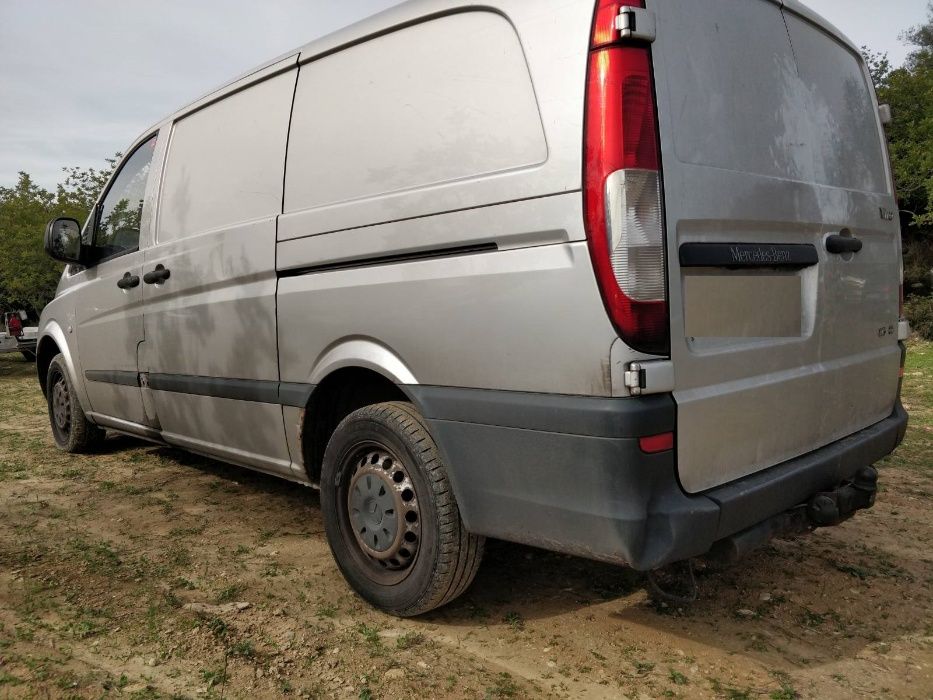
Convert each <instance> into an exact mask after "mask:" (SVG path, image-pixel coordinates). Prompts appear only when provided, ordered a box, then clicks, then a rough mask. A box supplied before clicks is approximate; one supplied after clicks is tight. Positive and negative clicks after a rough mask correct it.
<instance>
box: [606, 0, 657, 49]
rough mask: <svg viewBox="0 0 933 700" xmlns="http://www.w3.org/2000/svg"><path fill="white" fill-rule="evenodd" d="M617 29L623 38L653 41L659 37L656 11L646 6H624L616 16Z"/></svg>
mask: <svg viewBox="0 0 933 700" xmlns="http://www.w3.org/2000/svg"><path fill="white" fill-rule="evenodd" d="M616 29H618V30H619V34H620V35H621V36H622V38H623V39H629V40H631V41H647V42H649V43H650V42H652V41H654V40H655V38H656V37H657V24H656V22H655V18H654V12H652V11H651V10H646V9H645V8H644V7H623V8H622V9H621V10H620V11H619V16H618V17H616Z"/></svg>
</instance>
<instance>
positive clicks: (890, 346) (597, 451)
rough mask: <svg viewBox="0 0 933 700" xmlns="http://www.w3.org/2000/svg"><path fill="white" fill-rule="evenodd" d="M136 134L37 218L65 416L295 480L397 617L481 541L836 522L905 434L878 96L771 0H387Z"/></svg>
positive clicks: (674, 549)
mask: <svg viewBox="0 0 933 700" xmlns="http://www.w3.org/2000/svg"><path fill="white" fill-rule="evenodd" d="M127 153H128V155H127V156H126V157H125V158H124V159H123V161H122V163H120V165H119V167H118V169H117V171H116V173H115V174H114V176H113V178H112V180H111V181H110V183H109V185H108V186H107V187H106V189H105V191H104V192H103V194H102V196H101V198H100V201H99V202H98V204H97V206H96V208H95V209H94V211H93V214H92V215H91V217H90V219H89V220H88V222H87V223H86V224H85V225H84V226H83V229H82V228H81V226H80V225H79V223H78V222H77V221H74V220H68V219H58V220H56V221H54V222H52V223H51V224H50V225H49V227H48V229H47V230H46V241H45V245H46V249H47V250H48V252H49V254H50V255H51V256H52V257H54V258H55V259H57V260H60V261H63V262H66V263H68V267H67V268H66V270H65V273H64V274H63V276H62V280H61V284H60V286H59V289H58V293H57V296H56V298H55V300H54V301H52V302H51V303H50V304H49V305H48V307H47V308H46V309H45V311H44V313H43V314H42V321H41V328H40V339H39V344H38V363H37V365H38V374H39V381H40V383H41V385H42V389H43V391H44V392H45V395H46V397H47V398H48V404H49V416H50V420H51V424H52V432H53V434H54V436H55V440H56V442H57V443H58V445H59V446H60V447H61V448H62V449H64V450H67V451H72V452H78V451H84V450H91V449H93V447H94V445H95V444H96V443H97V442H98V441H99V440H100V439H101V437H102V436H103V433H104V430H112V431H117V432H120V433H125V434H128V435H135V436H138V437H141V438H145V439H148V440H152V441H156V442H159V443H166V444H169V445H174V446H177V447H181V448H185V449H188V450H191V451H193V452H197V453H200V454H204V455H209V456H211V457H215V458H217V459H221V460H226V461H228V462H231V463H234V464H239V465H242V466H246V467H250V468H253V469H257V470H260V471H263V472H267V473H269V474H274V475H277V476H281V477H284V478H286V479H290V480H292V481H294V482H297V483H299V484H306V485H311V486H316V487H318V488H319V489H320V494H321V505H322V509H323V517H324V520H325V523H326V529H327V538H328V541H329V543H330V546H331V548H332V550H333V553H334V556H335V558H336V561H337V564H338V565H339V567H340V569H341V570H342V572H343V573H344V575H345V576H346V578H347V580H348V582H349V583H350V585H351V586H352V587H353V588H354V589H355V590H356V591H358V592H359V594H360V595H361V596H363V597H364V598H365V599H366V600H368V601H369V602H370V603H372V604H373V605H375V606H377V607H379V608H381V609H383V610H386V611H389V612H391V613H394V614H396V615H403V616H408V615H416V614H419V613H423V612H425V611H427V610H430V609H432V608H435V607H437V606H439V605H443V604H444V603H446V602H448V601H450V600H452V599H453V598H455V597H456V596H458V595H460V594H461V593H462V592H463V591H464V590H465V589H466V588H467V586H469V584H470V582H471V580H472V579H473V576H474V575H475V573H476V570H477V567H478V566H479V563H480V559H481V557H482V554H483V544H484V538H485V537H495V538H501V539H504V540H510V541H514V542H521V543H526V544H530V545H535V546H539V547H544V548H548V549H552V550H556V551H560V552H566V553H571V554H575V555H580V556H583V557H590V558H594V559H599V560H604V561H608V562H617V563H619V564H623V563H624V564H627V565H630V566H632V567H634V568H636V569H638V570H644V571H651V570H654V569H656V568H658V567H662V566H664V565H665V564H668V563H673V562H680V561H684V560H688V559H690V558H693V557H699V556H703V555H707V554H711V553H712V554H719V555H726V556H732V555H737V554H741V553H743V552H744V551H746V550H748V549H750V548H751V547H753V546H755V545H757V544H760V543H762V542H764V541H766V540H767V539H768V538H769V537H771V536H773V535H775V534H778V533H782V532H799V531H803V530H806V529H809V528H813V527H817V526H828V525H833V524H836V523H838V522H840V521H841V520H843V519H844V518H846V517H847V516H849V515H851V514H852V513H853V512H855V511H856V510H858V509H860V508H866V507H869V506H871V505H872V503H873V502H874V498H875V491H876V478H877V472H876V471H875V470H874V469H873V468H872V467H871V465H872V464H873V463H874V462H876V461H877V460H879V459H881V458H882V457H884V456H885V455H887V454H889V453H890V452H891V451H893V450H894V448H895V447H896V446H897V445H898V444H899V443H900V441H901V440H902V439H903V436H904V431H905V429H906V424H907V416H906V413H905V412H904V409H903V408H902V406H901V403H900V401H899V393H900V379H899V377H900V374H901V372H902V367H903V359H904V345H903V343H902V342H901V341H903V340H904V339H905V338H906V335H907V325H906V323H905V322H903V321H902V320H901V314H900V312H899V303H898V299H899V289H900V279H901V277H900V266H901V250H900V231H899V223H898V218H897V216H896V212H897V204H896V202H895V197H894V191H893V185H892V178H891V169H890V167H889V163H888V157H887V152H886V141H885V138H884V132H883V127H882V119H881V115H880V111H879V106H878V104H877V102H876V98H875V96H874V93H873V91H872V88H871V83H870V80H869V76H868V73H867V70H866V67H865V64H864V62H863V61H862V59H861V58H860V56H859V53H858V50H857V49H856V48H855V47H854V46H853V45H852V44H851V42H850V41H848V40H847V39H846V38H845V37H843V36H842V35H841V34H840V33H839V32H838V31H837V30H836V29H835V28H834V27H832V26H831V25H829V24H828V23H827V22H826V21H824V20H823V19H821V18H820V17H819V16H817V15H816V14H814V13H813V12H811V11H810V10H809V9H807V8H806V7H804V6H803V5H801V4H800V3H798V2H796V1H795V0H784V1H783V2H781V1H778V0H704V2H702V3H685V2H677V1H676V0H647V2H641V1H640V0H635V1H629V2H619V1H618V0H617V1H614V2H609V1H606V0H599V1H598V2H597V1H596V0H572V1H567V0H560V1H558V0H539V1H536V2H528V1H527V0H490V2H487V3H484V4H483V5H482V6H481V7H480V6H477V5H475V4H471V3H464V2H460V0H412V1H410V2H407V3H404V4H401V5H399V6H397V7H395V8H393V9H391V10H389V11H386V12H384V13H382V14H379V15H376V16H374V17H371V18H369V19H367V20H365V21H363V22H360V23H359V24H356V25H353V26H351V27H348V28H346V29H343V30H341V31H339V32H337V33H335V34H332V35H330V36H327V37H325V38H323V39H319V40H317V41H314V42H312V43H311V44H308V45H307V46H304V47H302V48H301V49H299V50H297V51H295V52H292V53H290V54H288V55H286V56H283V57H281V58H278V59H276V60H274V61H272V62H270V63H268V64H266V65H264V66H262V67H260V68H258V69H256V70H255V71H253V72H252V73H249V74H248V75H246V76H244V77H241V78H239V79H237V80H235V81H234V82H232V83H230V84H229V85H227V86H225V87H223V88H221V89H219V90H217V91H216V92H213V93H211V94H209V95H208V96H206V97H204V98H203V99H201V100H199V101H197V102H195V103H194V104H191V105H189V106H187V107H185V108H184V109H181V110H180V111H178V112H176V113H175V114H173V115H171V116H170V117H168V118H167V119H165V120H164V121H162V122H160V123H158V124H156V125H155V126H153V127H152V128H151V129H149V130H147V131H146V132H145V133H144V134H143V135H142V137H141V138H139V139H138V140H137V141H136V143H134V144H133V145H132V146H131V147H130V148H129V149H128V151H127Z"/></svg>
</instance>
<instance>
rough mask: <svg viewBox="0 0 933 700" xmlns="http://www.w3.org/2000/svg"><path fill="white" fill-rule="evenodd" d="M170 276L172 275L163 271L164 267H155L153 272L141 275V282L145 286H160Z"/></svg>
mask: <svg viewBox="0 0 933 700" xmlns="http://www.w3.org/2000/svg"><path fill="white" fill-rule="evenodd" d="M171 276H172V273H171V272H170V271H168V270H166V269H165V265H156V266H155V270H153V271H152V272H147V273H146V274H145V275H143V282H145V283H146V284H162V283H163V282H164V281H165V280H167V279H168V278H169V277H171Z"/></svg>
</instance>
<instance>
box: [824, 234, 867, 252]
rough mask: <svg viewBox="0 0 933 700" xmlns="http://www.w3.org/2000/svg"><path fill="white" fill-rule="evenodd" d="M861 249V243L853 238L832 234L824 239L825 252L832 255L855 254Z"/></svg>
mask: <svg viewBox="0 0 933 700" xmlns="http://www.w3.org/2000/svg"><path fill="white" fill-rule="evenodd" d="M861 249H862V242H861V241H860V240H859V239H858V238H855V237H854V236H842V235H839V234H838V233H837V234H834V235H832V236H828V237H827V238H826V250H827V251H828V252H830V253H832V254H833V255H842V254H843V253H857V252H859V251H860V250H861Z"/></svg>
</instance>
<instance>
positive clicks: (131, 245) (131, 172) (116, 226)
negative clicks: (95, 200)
mask: <svg viewBox="0 0 933 700" xmlns="http://www.w3.org/2000/svg"><path fill="white" fill-rule="evenodd" d="M155 145H156V137H155V136H153V137H152V138H151V139H149V140H148V141H146V142H145V143H144V144H143V145H142V146H140V147H139V148H137V149H136V150H135V151H134V152H133V155H131V156H130V157H129V158H127V159H126V160H125V161H124V162H123V165H122V167H121V168H120V172H119V173H118V174H117V176H116V178H115V179H114V181H113V185H112V186H111V187H110V190H109V191H108V192H107V196H106V197H105V198H104V201H103V202H102V203H101V210H100V218H99V219H98V222H97V229H96V231H95V232H94V245H95V246H96V247H98V248H100V249H101V250H100V256H101V257H111V256H113V255H119V254H120V253H123V252H126V251H129V250H135V249H136V248H138V247H139V224H140V221H141V219H142V215H143V200H144V199H145V196H146V181H147V180H148V179H149V165H150V163H152V154H153V152H154V151H155Z"/></svg>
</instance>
